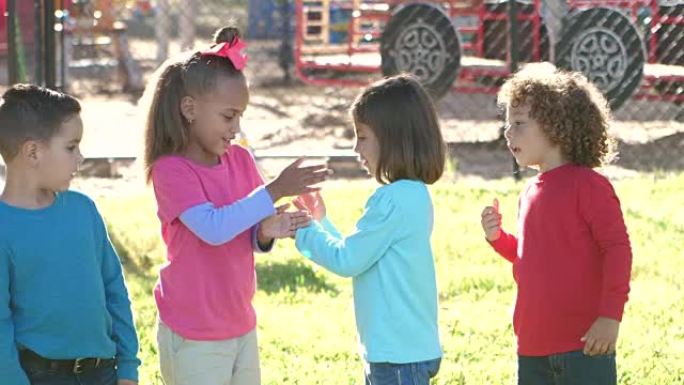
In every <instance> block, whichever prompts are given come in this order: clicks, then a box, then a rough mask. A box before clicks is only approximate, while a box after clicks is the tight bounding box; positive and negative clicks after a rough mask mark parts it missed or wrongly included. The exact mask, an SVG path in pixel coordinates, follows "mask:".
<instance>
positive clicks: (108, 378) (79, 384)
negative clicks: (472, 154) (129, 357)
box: [22, 362, 117, 385]
mask: <svg viewBox="0 0 684 385" xmlns="http://www.w3.org/2000/svg"><path fill="white" fill-rule="evenodd" d="M22 366H23V368H24V371H25V372H26V375H27V376H28V378H29V381H30V382H31V385H116V382H117V378H116V366H115V365H114V363H113V362H112V363H111V365H107V366H101V367H99V368H95V369H92V370H89V371H86V372H83V373H81V374H74V373H65V372H61V371H52V370H46V369H42V368H40V369H39V368H35V367H31V365H30V364H29V365H22Z"/></svg>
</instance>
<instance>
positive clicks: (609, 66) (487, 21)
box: [0, 0, 684, 176]
mask: <svg viewBox="0 0 684 385" xmlns="http://www.w3.org/2000/svg"><path fill="white" fill-rule="evenodd" d="M5 4H6V7H7V8H11V9H9V13H8V17H7V18H5V20H4V21H5V24H4V25H2V27H4V29H5V31H6V32H7V34H6V35H5V36H6V39H5V43H4V45H3V42H2V41H0V49H2V48H4V52H3V54H4V55H5V62H6V64H7V66H8V71H4V72H6V73H8V74H9V77H8V79H7V81H8V82H10V81H17V80H28V81H36V82H43V83H46V82H47V84H50V85H53V86H56V87H64V88H67V89H69V90H70V91H72V92H76V93H77V94H79V95H80V96H81V97H84V96H87V95H93V94H101V93H108V94H117V93H121V92H126V93H129V94H133V95H138V94H139V93H140V92H141V90H142V89H143V88H144V87H145V85H146V81H147V79H148V76H149V74H150V73H151V72H152V71H153V70H154V69H155V68H157V66H158V65H159V64H160V63H161V62H162V61H163V60H165V59H166V58H168V57H170V56H174V55H175V54H177V53H180V52H182V51H185V50H192V49H198V48H199V47H202V46H206V45H207V44H208V41H209V38H210V36H211V33H212V32H213V31H214V30H215V29H217V28H219V27H221V26H224V25H226V24H237V25H238V26H239V27H240V28H241V29H242V30H243V31H245V32H246V35H247V38H248V40H249V45H250V48H249V54H250V65H249V72H248V76H249V78H250V81H251V83H252V85H253V95H254V97H253V98H252V101H253V103H252V107H251V108H253V109H256V110H258V111H259V113H258V115H259V118H262V119H263V121H270V122H277V123H274V124H275V125H276V126H280V127H279V128H277V129H272V130H268V129H264V130H261V131H259V129H257V130H256V131H257V134H256V135H257V137H255V138H254V139H253V142H255V143H257V146H260V147H261V148H262V149H266V148H279V147H283V148H287V146H288V145H291V144H292V143H295V142H298V141H301V142H307V141H310V142H311V146H313V147H314V148H322V147H325V148H338V149H339V148H342V149H344V148H349V147H350V146H351V144H352V140H353V138H352V137H353V135H352V131H351V126H350V123H349V119H348V117H347V112H346V109H347V107H348V105H349V103H350V101H351V99H352V98H353V96H354V95H355V94H356V93H357V92H359V90H360V87H362V86H363V85H364V84H367V83H368V82H370V81H372V80H375V79H378V78H380V77H382V76H383V75H390V74H394V73H398V72H402V71H409V72H413V73H415V74H416V75H417V76H418V77H419V78H420V79H422V81H423V82H424V84H426V85H427V87H428V88H429V89H430V90H431V92H432V93H433V96H434V97H435V99H436V100H437V104H438V108H439V113H440V118H441V121H442V125H443V129H444V134H445V137H446V139H447V141H448V142H449V143H450V146H451V148H452V152H453V155H454V156H455V157H456V159H457V162H458V164H457V165H456V167H457V168H458V169H459V170H461V171H462V172H474V173H481V174H486V175H487V176H499V175H505V174H507V173H510V167H511V166H510V164H511V162H510V157H509V156H508V154H507V153H506V151H504V150H503V145H502V141H501V140H500V135H501V126H502V124H501V110H500V109H499V108H498V107H497V105H496V92H497V91H498V88H499V86H500V85H501V84H502V82H503V81H504V80H505V79H506V77H507V76H509V75H510V74H511V73H512V72H513V71H515V70H516V69H517V68H519V67H520V66H521V65H523V64H524V63H526V62H533V61H551V62H553V63H555V64H556V65H557V66H559V67H563V68H567V69H572V70H577V71H581V72H583V73H585V74H586V75H587V76H588V77H589V78H590V80H592V81H593V82H594V83H595V84H597V86H598V87H599V88H600V89H601V90H602V91H603V92H604V94H605V95H606V96H607V98H608V99H609V101H610V104H611V106H612V108H613V111H614V115H615V118H616V121H615V122H614V124H613V127H612V133H613V135H614V136H615V137H616V138H617V139H618V143H619V150H620V153H621V155H620V159H619V160H618V161H617V165H618V166H621V167H623V168H626V169H634V170H653V169H664V170H668V169H676V170H681V169H684V156H682V155H683V153H684V0H674V1H672V0H629V1H623V0H518V1H498V0H441V1H420V2H417V1H415V2H414V1H406V0H385V1H380V0H287V1H286V0H251V1H248V0H185V1H180V0H156V1H146V0H137V1H133V0H128V1H124V0H119V1H117V0H56V1H46V0H35V1H33V0H14V1H12V0H6V1H5ZM1 5H2V0H0V6H1ZM41 10H42V12H43V13H42V16H41V15H39V13H40V12H41ZM53 14H54V15H55V16H54V17H51V16H50V15H53ZM52 24H56V27H55V28H52V29H51V28H50V26H51V25H52ZM55 31H56V32H55ZM46 42H49V43H46ZM52 42H54V44H52ZM8 53H9V54H8ZM50 81H53V83H50ZM255 120H258V119H255ZM316 143H318V144H316ZM293 148H294V147H293ZM489 165H494V166H489Z"/></svg>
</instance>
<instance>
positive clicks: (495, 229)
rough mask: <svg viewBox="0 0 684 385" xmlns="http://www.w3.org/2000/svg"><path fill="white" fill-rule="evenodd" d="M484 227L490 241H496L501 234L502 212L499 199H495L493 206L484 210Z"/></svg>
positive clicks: (482, 221)
mask: <svg viewBox="0 0 684 385" xmlns="http://www.w3.org/2000/svg"><path fill="white" fill-rule="evenodd" d="M481 216H482V218H481V223H482V229H483V230H484V233H485V237H486V238H487V240H488V241H489V242H494V241H496V240H497V239H499V237H500V236H501V213H499V200H498V199H496V198H495V199H494V201H493V202H492V205H491V206H487V207H485V208H484V210H482V215H481Z"/></svg>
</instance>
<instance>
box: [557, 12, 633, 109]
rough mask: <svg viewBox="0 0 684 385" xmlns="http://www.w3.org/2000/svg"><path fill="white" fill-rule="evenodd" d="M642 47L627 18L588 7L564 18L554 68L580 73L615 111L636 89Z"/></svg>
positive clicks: (616, 13)
mask: <svg viewBox="0 0 684 385" xmlns="http://www.w3.org/2000/svg"><path fill="white" fill-rule="evenodd" d="M645 63H646V48H645V46H644V42H643V39H642V38H641V35H640V34H639V31H638V29H637V27H636V26H635V25H634V24H633V23H632V22H631V21H630V19H629V17H627V16H625V15H624V14H623V13H622V12H620V11H618V10H615V9H611V8H600V7H599V8H591V9H586V10H582V11H578V12H574V13H572V14H570V15H568V16H567V17H566V19H565V20H564V23H563V32H562V33H561V37H560V39H559V41H558V43H557V44H556V66H558V67H559V68H563V69H566V70H570V71H578V72H582V73H583V74H584V75H585V76H586V77H587V78H588V79H589V80H590V81H591V82H593V83H594V84H595V85H596V86H597V87H598V88H599V89H600V90H601V92H603V94H604V95H605V97H606V99H608V102H609V104H610V107H611V109H613V110H617V109H618V108H620V106H622V105H623V104H624V103H625V101H627V99H629V98H630V96H632V94H633V93H634V91H635V90H636V89H637V88H638V87H639V85H640V83H641V79H642V77H643V73H644V64H645Z"/></svg>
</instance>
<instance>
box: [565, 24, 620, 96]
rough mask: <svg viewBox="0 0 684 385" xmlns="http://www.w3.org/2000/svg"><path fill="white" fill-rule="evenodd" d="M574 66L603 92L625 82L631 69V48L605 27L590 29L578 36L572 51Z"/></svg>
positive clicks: (571, 56) (609, 90)
mask: <svg viewBox="0 0 684 385" xmlns="http://www.w3.org/2000/svg"><path fill="white" fill-rule="evenodd" d="M570 61H571V66H572V68H573V69H574V70H577V71H580V72H582V73H584V74H585V75H586V76H587V77H588V78H589V80H591V81H592V82H593V83H594V84H596V86H597V87H598V88H599V89H600V90H601V91H603V92H605V93H608V92H611V91H613V90H615V89H616V88H618V87H619V86H620V84H621V81H622V78H623V77H624V76H625V72H626V70H627V62H628V57H627V49H626V47H625V45H624V44H623V43H622V40H621V39H620V37H619V36H618V35H617V34H615V33H614V32H613V31H610V30H607V29H604V28H590V29H588V30H586V31H584V32H583V33H582V34H581V35H580V36H578V37H577V40H576V41H575V44H573V47H572V50H571V53H570Z"/></svg>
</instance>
